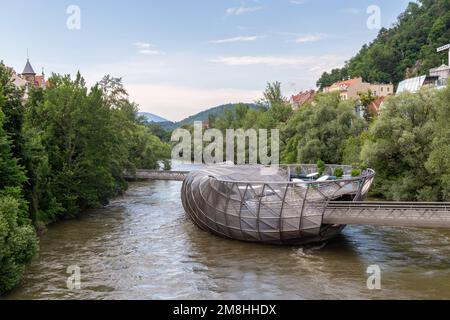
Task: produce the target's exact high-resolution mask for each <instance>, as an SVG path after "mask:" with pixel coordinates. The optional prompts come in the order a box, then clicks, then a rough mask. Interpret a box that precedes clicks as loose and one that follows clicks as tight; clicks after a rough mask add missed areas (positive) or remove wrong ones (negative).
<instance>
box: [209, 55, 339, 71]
mask: <svg viewBox="0 0 450 320" xmlns="http://www.w3.org/2000/svg"><path fill="white" fill-rule="evenodd" d="M344 59H345V58H343V57H340V56H335V55H325V56H303V57H296V56H295V57H293V56H229V57H219V58H216V59H213V60H211V61H212V62H216V63H222V64H225V65H229V66H251V65H266V66H271V67H281V66H288V67H303V68H309V69H310V70H313V69H314V68H316V66H317V65H320V66H323V65H327V66H328V65H332V66H333V67H334V66H336V65H340V64H342V61H343V60H344Z"/></svg>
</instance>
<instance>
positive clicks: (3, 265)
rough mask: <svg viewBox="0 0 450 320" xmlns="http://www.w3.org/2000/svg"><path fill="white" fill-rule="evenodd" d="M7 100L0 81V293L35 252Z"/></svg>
mask: <svg viewBox="0 0 450 320" xmlns="http://www.w3.org/2000/svg"><path fill="white" fill-rule="evenodd" d="M0 72H1V71H0ZM7 100H8V98H7V97H6V96H5V95H4V93H3V85H2V84H0V177H1V179H0V294H2V293H4V292H6V291H9V290H11V289H12V288H13V287H14V286H15V285H17V284H18V283H19V281H20V279H21V277H22V274H23V271H24V268H25V265H26V264H27V263H29V262H30V261H31V259H32V258H33V257H34V255H35V254H36V251H37V239H36V234H35V232H34V229H33V227H32V224H31V220H30V219H29V218H28V212H27V203H26V201H25V200H24V198H23V194H22V185H23V183H25V181H26V176H25V173H24V171H23V168H22V167H21V166H20V165H19V164H18V161H17V159H16V158H14V157H13V155H12V150H11V142H10V141H9V139H8V135H7V134H6V132H5V130H4V129H3V125H4V120H5V116H4V114H3V111H2V110H3V108H4V107H5V105H6V104H7Z"/></svg>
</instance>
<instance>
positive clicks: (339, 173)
mask: <svg viewBox="0 0 450 320" xmlns="http://www.w3.org/2000/svg"><path fill="white" fill-rule="evenodd" d="M333 175H334V176H335V177H336V178H338V179H340V178H342V177H343V176H344V170H343V169H342V168H336V169H334V172H333Z"/></svg>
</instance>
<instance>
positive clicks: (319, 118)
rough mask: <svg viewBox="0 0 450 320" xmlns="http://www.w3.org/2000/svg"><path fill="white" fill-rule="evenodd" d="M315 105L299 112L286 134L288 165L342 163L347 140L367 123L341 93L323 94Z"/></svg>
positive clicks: (286, 129) (285, 153)
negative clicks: (298, 163) (321, 161)
mask: <svg viewBox="0 0 450 320" xmlns="http://www.w3.org/2000/svg"><path fill="white" fill-rule="evenodd" d="M316 100H317V101H316V103H315V105H314V106H313V105H309V106H306V107H304V108H302V109H301V110H299V111H298V112H296V113H295V114H294V115H293V116H292V117H291V118H290V119H289V120H288V122H287V124H286V126H285V127H284V128H283V131H282V139H283V140H284V142H285V146H284V148H283V151H282V160H283V162H285V163H297V162H300V163H315V162H316V160H317V159H322V160H323V161H325V162H326V163H341V162H342V158H343V150H344V146H345V144H346V141H347V139H349V138H351V137H355V136H358V135H359V134H360V133H361V132H363V131H364V129H365V128H366V126H367V124H366V122H365V121H364V120H363V119H361V118H359V117H358V116H357V115H356V114H355V113H354V107H353V105H352V103H351V102H349V101H341V100H340V98H339V95H337V94H322V95H319V96H318V97H317V98H316Z"/></svg>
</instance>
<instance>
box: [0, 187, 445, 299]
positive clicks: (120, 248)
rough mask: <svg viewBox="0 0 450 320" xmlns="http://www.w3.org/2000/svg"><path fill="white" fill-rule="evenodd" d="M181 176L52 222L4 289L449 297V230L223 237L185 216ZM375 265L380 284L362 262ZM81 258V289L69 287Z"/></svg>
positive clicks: (153, 295) (112, 295)
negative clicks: (271, 241) (319, 240)
mask: <svg viewBox="0 0 450 320" xmlns="http://www.w3.org/2000/svg"><path fill="white" fill-rule="evenodd" d="M180 188H181V182H174V181H147V182H136V183H132V184H131V185H130V188H129V190H128V191H127V192H126V194H125V195H124V196H123V197H120V198H117V199H115V200H114V201H112V202H111V204H110V205H108V206H107V207H105V208H103V209H98V210H91V211H89V212H87V213H85V214H83V215H81V216H80V217H79V218H77V219H75V220H68V221H63V222H59V223H57V224H55V225H52V226H50V227H49V230H48V232H47V233H46V234H45V235H44V236H43V237H42V238H41V241H40V254H39V257H38V258H36V259H35V261H34V262H33V263H32V264H31V265H30V266H29V267H28V268H27V271H26V274H25V277H24V280H23V283H22V285H21V286H19V287H18V288H17V289H16V290H14V291H13V292H12V293H10V294H8V295H7V296H4V297H3V299H407V298H412V299H443V298H446V299H450V232H449V231H436V230H418V229H402V228H387V227H383V228H380V227H365V226H362V227H359V226H358V227H347V228H346V229H345V231H344V233H343V234H342V236H340V237H338V238H336V239H334V240H333V241H330V242H328V243H327V244H326V245H323V246H310V247H306V248H300V247H278V246H267V245H259V244H249V243H242V242H237V241H230V240H225V239H221V238H218V237H216V236H213V235H210V234H207V233H205V232H203V231H200V230H199V229H197V228H196V227H195V226H194V225H193V224H192V223H191V222H190V221H189V220H188V219H187V218H186V216H185V214H184V211H183V207H182V205H181V201H180ZM371 265H378V266H379V267H380V269H381V289H380V290H369V289H368V287H367V278H368V277H369V276H370V274H367V273H366V271H367V268H368V267H369V266H371ZM69 266H78V267H79V268H80V272H81V289H79V290H77V289H73V290H70V289H68V287H67V283H66V282H67V279H68V277H69V276H70V274H68V273H67V268H68V267H69Z"/></svg>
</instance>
